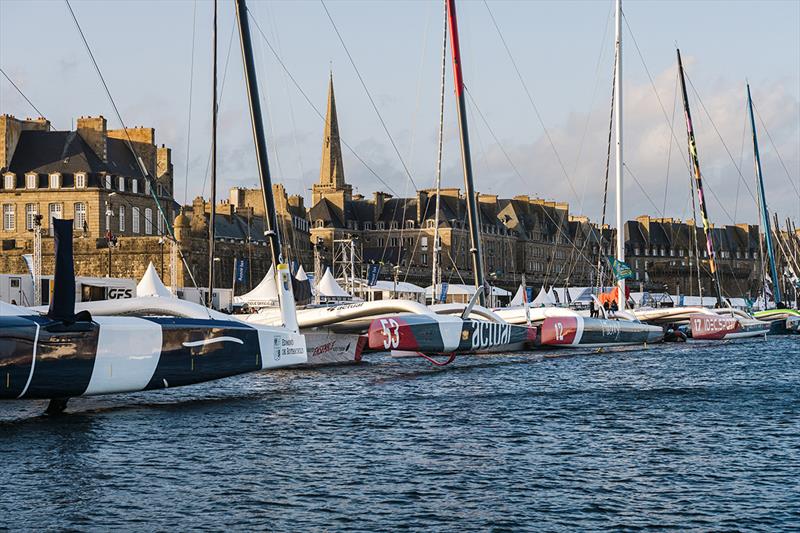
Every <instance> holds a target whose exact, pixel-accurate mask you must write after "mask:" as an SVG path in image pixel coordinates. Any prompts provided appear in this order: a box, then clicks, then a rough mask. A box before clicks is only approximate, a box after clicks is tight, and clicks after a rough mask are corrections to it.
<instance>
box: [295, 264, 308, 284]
mask: <svg viewBox="0 0 800 533" xmlns="http://www.w3.org/2000/svg"><path fill="white" fill-rule="evenodd" d="M294 279H296V280H297V281H307V280H308V274H306V271H305V269H303V265H300V266H299V267H298V269H297V273H296V274H295V275H294Z"/></svg>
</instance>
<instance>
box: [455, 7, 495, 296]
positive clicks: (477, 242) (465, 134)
mask: <svg viewBox="0 0 800 533" xmlns="http://www.w3.org/2000/svg"><path fill="white" fill-rule="evenodd" d="M447 18H448V22H449V24H450V47H451V49H452V51H453V83H454V84H455V90H456V100H458V129H459V131H460V132H461V161H462V163H463V166H464V188H465V189H466V196H467V217H468V219H469V237H470V244H471V248H470V253H471V254H472V272H473V274H474V277H475V288H476V289H477V290H479V291H480V304H481V305H485V304H486V293H485V290H484V287H483V283H484V277H483V253H482V251H481V235H480V225H479V223H478V206H477V202H476V198H475V186H474V184H473V181H472V158H471V156H470V151H469V128H468V127H467V103H466V101H465V99H464V78H463V75H462V72H461V50H460V48H459V45H458V22H457V17H456V3H455V0H447Z"/></svg>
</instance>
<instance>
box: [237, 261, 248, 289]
mask: <svg viewBox="0 0 800 533" xmlns="http://www.w3.org/2000/svg"><path fill="white" fill-rule="evenodd" d="M234 261H235V262H236V281H237V283H241V282H243V281H244V280H245V279H247V259H234Z"/></svg>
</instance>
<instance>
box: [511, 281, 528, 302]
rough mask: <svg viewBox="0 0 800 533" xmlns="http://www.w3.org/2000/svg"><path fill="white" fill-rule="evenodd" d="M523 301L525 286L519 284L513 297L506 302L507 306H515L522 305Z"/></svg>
mask: <svg viewBox="0 0 800 533" xmlns="http://www.w3.org/2000/svg"><path fill="white" fill-rule="evenodd" d="M524 303H525V287H523V286H522V284H521V283H520V284H519V288H518V289H517V292H516V293H514V297H513V298H511V301H510V302H509V303H508V306H509V307H515V306H518V305H523V304H524Z"/></svg>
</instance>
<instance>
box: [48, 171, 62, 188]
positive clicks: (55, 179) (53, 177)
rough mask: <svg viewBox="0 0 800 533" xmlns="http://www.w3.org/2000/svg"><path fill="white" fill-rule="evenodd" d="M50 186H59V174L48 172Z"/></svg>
mask: <svg viewBox="0 0 800 533" xmlns="http://www.w3.org/2000/svg"><path fill="white" fill-rule="evenodd" d="M50 188H51V189H60V188H61V174H50Z"/></svg>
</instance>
